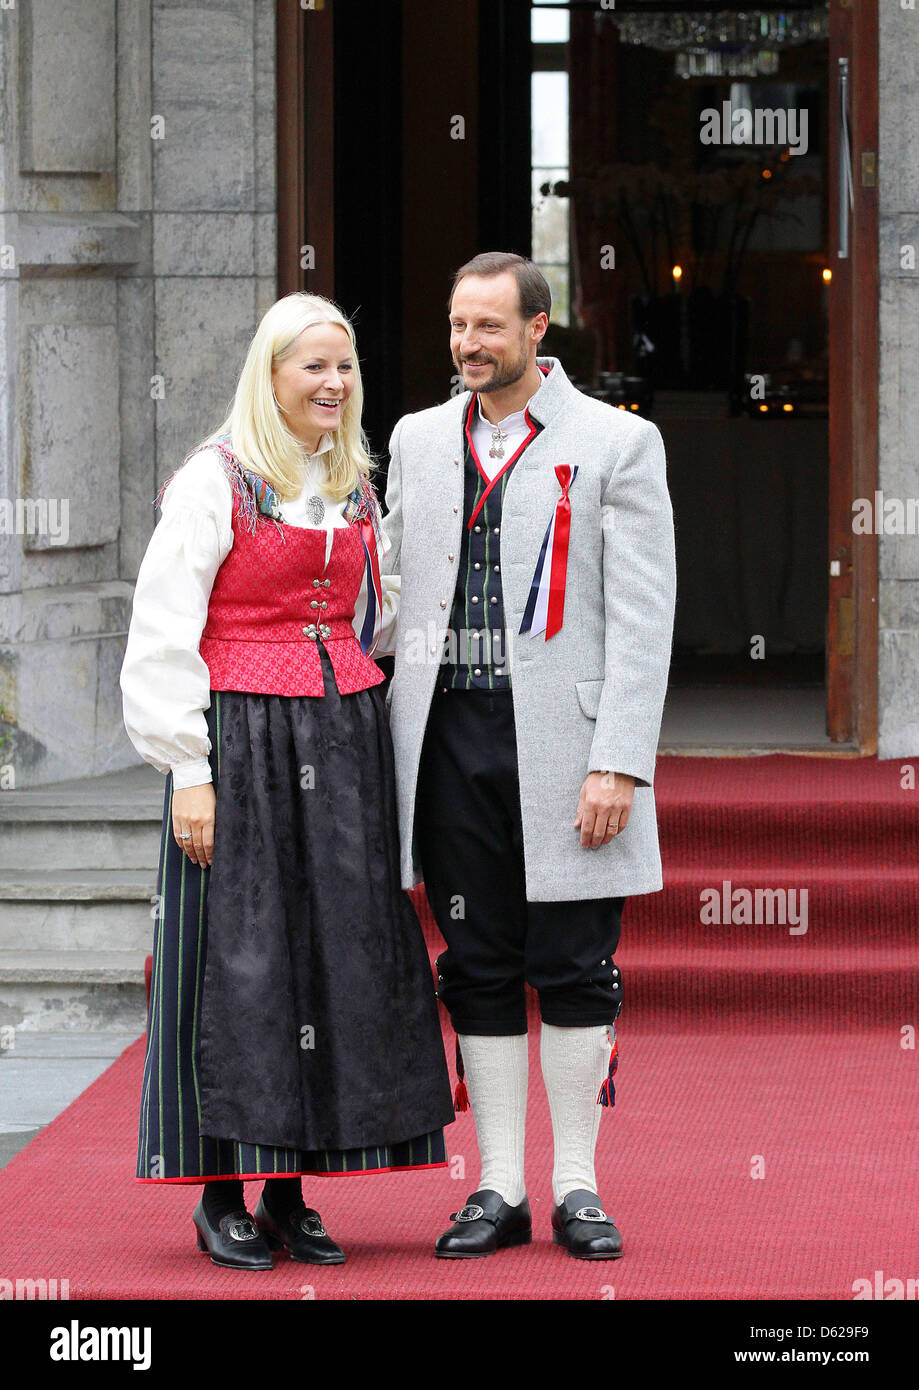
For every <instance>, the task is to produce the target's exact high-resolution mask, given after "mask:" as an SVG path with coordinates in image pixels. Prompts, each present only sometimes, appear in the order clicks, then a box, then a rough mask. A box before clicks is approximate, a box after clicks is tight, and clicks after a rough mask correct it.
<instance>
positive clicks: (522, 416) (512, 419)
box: [476, 372, 544, 430]
mask: <svg viewBox="0 0 919 1390" xmlns="http://www.w3.org/2000/svg"><path fill="white" fill-rule="evenodd" d="M539 375H540V378H541V380H540V383H539V386H537V388H536V390H535V391H534V392H533V394H532V396H531V397H530V399H529V400H528V401H527V403H526V405H525V406H524V407H523V409H522V410H515V411H513V412H512V413H511V414H510V415H505V417H504V419H503V420H499V421H498V423H497V425H493V424H492V423H491V421H490V420H489V419H487V418H486V417H485V415H483V413H482V393H481V391H479V392H478V393H477V395H476V409H477V411H478V413H479V419H480V421H481V422H482V424H483V425H487V426H488V428H489V429H490V430H494V429H504V427H505V426H506V425H508V424H510V425H511V427H512V428H515V429H516V428H517V426H520V427H521V428H523V427H525V426H526V413H527V411H528V410H529V408H530V406H531V405H532V404H533V402H534V401H535V399H536V397H537V396H538V395H539V392H540V390H541V388H542V380H543V379H544V378H543V377H542V372H540V374H539Z"/></svg>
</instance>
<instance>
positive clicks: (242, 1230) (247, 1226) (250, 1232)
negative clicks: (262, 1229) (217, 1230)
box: [227, 1218, 258, 1240]
mask: <svg viewBox="0 0 919 1390" xmlns="http://www.w3.org/2000/svg"><path fill="white" fill-rule="evenodd" d="M227 1229H228V1232H229V1235H230V1238H231V1239H232V1240H258V1231H257V1230H256V1228H255V1224H254V1222H253V1221H252V1220H251V1218H250V1220H248V1221H234V1222H233V1225H232V1226H229V1227H228V1228H227Z"/></svg>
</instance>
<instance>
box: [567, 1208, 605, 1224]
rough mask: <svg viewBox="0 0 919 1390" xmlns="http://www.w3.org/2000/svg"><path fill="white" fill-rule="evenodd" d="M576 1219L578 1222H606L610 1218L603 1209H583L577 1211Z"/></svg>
mask: <svg viewBox="0 0 919 1390" xmlns="http://www.w3.org/2000/svg"><path fill="white" fill-rule="evenodd" d="M574 1214H575V1217H576V1218H577V1220H578V1221H606V1220H608V1217H607V1215H606V1212H605V1211H603V1209H602V1207H581V1209H580V1211H576V1212H575V1213H574Z"/></svg>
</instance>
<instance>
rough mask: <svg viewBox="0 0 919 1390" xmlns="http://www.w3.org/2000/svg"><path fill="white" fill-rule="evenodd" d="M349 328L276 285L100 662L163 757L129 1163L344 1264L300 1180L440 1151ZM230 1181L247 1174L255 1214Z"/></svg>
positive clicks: (429, 1021) (255, 1253)
mask: <svg viewBox="0 0 919 1390" xmlns="http://www.w3.org/2000/svg"><path fill="white" fill-rule="evenodd" d="M361 404H362V391H361V378H360V371H359V367H358V358H357V350H356V344H355V339H354V333H353V330H352V327H351V325H350V323H349V322H348V320H347V319H346V318H345V317H344V315H343V314H342V313H341V312H340V311H339V309H338V308H337V307H336V306H335V305H334V304H332V303H331V302H330V301H329V300H326V299H322V298H320V297H318V296H315V295H307V294H293V295H288V296H286V297H285V298H284V299H281V300H279V301H278V302H277V303H276V304H274V305H273V306H272V308H271V309H269V310H268V312H267V314H266V315H265V317H264V318H263V319H262V322H261V323H260V325H259V327H258V330H257V332H256V334H255V337H254V338H253V340H252V343H251V345H250V348H249V351H248V355H247V357H246V361H245V365H244V367H243V370H242V374H241V376H240V379H239V384H238V387H237V390H236V395H235V399H234V402H233V407H232V410H231V413H230V415H229V417H228V419H227V420H225V421H224V423H223V425H222V426H221V427H220V429H219V430H217V431H216V433H215V434H213V435H212V436H211V437H210V438H209V439H208V440H207V441H206V442H205V443H204V444H203V445H200V446H199V447H198V448H197V449H196V450H193V451H192V453H191V454H190V455H189V456H188V458H187V459H186V461H185V463H184V464H183V466H182V467H180V468H179V469H178V470H177V472H175V473H174V474H173V476H172V477H171V479H170V480H169V482H168V483H167V484H166V486H165V488H164V489H163V491H162V493H161V494H160V499H159V505H160V512H161V516H160V520H159V523H158V525H157V526H156V528H155V530H154V533H153V537H152V539H151V541H150V545H149V548H148V550H147V553H146V555H145V557H144V560H143V563H142V565H141V569H140V574H139V576H138V581H137V589H136V594H135V599H134V612H133V617H132V621H131V627H130V632H129V634H128V643H127V651H126V654H125V661H124V667H123V670H122V674H121V686H122V692H123V696H124V717H125V725H126V727H127V730H128V734H129V735H130V737H131V739H132V741H133V743H134V745H135V747H136V748H137V750H138V752H139V753H140V754H141V755H142V756H143V757H144V758H145V759H147V761H148V762H151V763H152V764H153V765H154V766H155V767H157V768H159V770H160V771H161V772H164V773H166V774H167V779H166V800H165V810H164V818H163V837H162V849H161V859H160V871H159V885H158V904H159V910H158V915H157V921H156V927H155V934H154V954H153V976H152V986H151V998H150V1010H149V1018H148V1027H147V1052H146V1062H145V1067H144V1079H143V1089H142V1096H141V1114H140V1134H139V1144H138V1168H137V1176H138V1178H139V1179H140V1180H141V1181H143V1182H150V1183H182V1182H185V1183H195V1184H203V1191H202V1194H201V1200H200V1201H199V1202H198V1205H197V1207H196V1209H195V1211H194V1214H193V1221H194V1225H195V1227H196V1229H197V1243H198V1248H199V1249H200V1250H202V1251H208V1252H209V1253H210V1256H211V1259H212V1260H213V1261H214V1263H216V1264H220V1265H228V1266H231V1267H233V1268H240V1269H269V1268H271V1265H272V1256H271V1250H272V1249H275V1250H276V1249H279V1248H280V1247H281V1246H286V1247H287V1249H288V1250H289V1252H290V1255H291V1256H292V1258H294V1259H297V1260H302V1261H305V1262H308V1263H314V1264H331V1263H341V1262H342V1261H343V1259H344V1254H343V1252H342V1250H341V1248H340V1247H339V1246H338V1245H337V1244H336V1242H335V1241H334V1240H333V1239H332V1238H331V1236H329V1235H328V1234H327V1232H326V1231H325V1229H324V1227H323V1224H322V1220H321V1218H320V1216H319V1214H318V1212H317V1211H316V1210H315V1209H314V1208H313V1207H308V1206H306V1205H305V1202H304V1199H303V1194H302V1190H301V1177H302V1176H303V1175H305V1174H308V1175H310V1176H313V1175H318V1174H329V1173H334V1174H345V1173H347V1174H352V1173H370V1172H382V1171H391V1170H393V1169H403V1168H405V1169H408V1168H429V1167H442V1166H444V1163H445V1152H444V1140H443V1133H442V1126H443V1125H445V1124H448V1123H449V1122H450V1121H451V1120H452V1119H453V1118H454V1112H453V1104H452V1099H451V1094H450V1087H449V1081H448V1077H447V1071H446V1064H445V1059H444V1053H443V1045H442V1040H441V1035H440V1029H439V1025H438V1019H437V1012H436V1003H435V996H434V985H433V979H432V974H431V969H430V965H429V962H428V958H427V954H426V951H425V947H424V942H423V939H422V935H421V929H420V926H419V924H418V920H417V917H416V916H415V914H414V911H413V910H412V907H411V904H410V902H409V900H408V898H407V896H406V895H405V893H404V892H403V891H402V889H401V887H400V880H399V856H398V842H397V831H396V824H395V800H394V780H393V758H392V746H391V743H390V737H389V730H388V726H387V723H386V718H385V712H384V707H383V699H382V696H381V694H380V690H379V684H380V682H381V681H382V680H383V675H382V672H381V671H380V669H379V667H378V666H377V665H376V663H375V662H374V661H373V660H372V657H371V652H372V651H373V650H375V649H376V650H383V649H385V646H386V644H387V640H388V636H389V633H390V632H391V630H392V627H393V624H394V617H395V607H396V604H397V601H398V580H395V581H393V580H390V579H387V581H386V583H385V588H384V585H383V583H382V582H381V579H380V566H379V561H380V557H381V554H382V552H383V539H382V533H381V529H380V525H379V520H380V517H379V508H378V505H377V501H376V496H375V493H374V490H373V488H372V486H371V483H370V478H369V470H370V460H369V457H368V453H367V447H366V440H365V438H364V434H363V431H362V428H361ZM244 1179H252V1180H256V1179H258V1180H264V1186H263V1188H262V1192H261V1195H260V1198H259V1202H258V1206H257V1208H256V1210H255V1213H254V1219H253V1217H252V1216H250V1214H249V1212H248V1211H247V1209H246V1204H245V1200H244V1189H243V1181H244Z"/></svg>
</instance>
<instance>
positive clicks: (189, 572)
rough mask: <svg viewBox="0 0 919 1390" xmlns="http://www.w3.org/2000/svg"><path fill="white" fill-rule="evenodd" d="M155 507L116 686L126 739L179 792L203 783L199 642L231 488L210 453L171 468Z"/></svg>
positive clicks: (228, 525)
mask: <svg viewBox="0 0 919 1390" xmlns="http://www.w3.org/2000/svg"><path fill="white" fill-rule="evenodd" d="M160 513H161V514H160V520H159V521H158V523H157V525H156V527H155V528H154V532H153V535H152V536H151V538H150V544H149V545H148V547H147V551H146V554H145V555H144V558H143V561H142V562H141V566H140V572H139V574H138V576H137V586H136V588H135V591H134V608H133V613H132V616H131V625H130V628H129V630H128V641H127V648H126V651H125V657H124V664H123V666H122V668H121V691H122V696H123V709H124V723H125V728H126V730H127V733H128V737H129V738H130V740H131V742H132V743H133V745H134V747H135V748H136V749H137V751H138V753H140V755H141V757H142V758H144V759H145V760H146V761H147V762H148V763H152V764H153V766H154V767H155V768H158V769H159V771H160V772H163V773H165V772H169V771H170V770H171V771H172V774H173V785H174V787H175V788H176V790H180V789H181V788H184V787H194V786H199V785H201V784H202V783H205V782H210V781H211V770H210V765H209V763H208V754H209V753H210V751H211V743H210V739H209V738H208V733H207V721H206V719H205V716H204V711H205V710H206V709H208V707H209V706H210V676H209V673H208V669H207V666H206V665H205V663H204V661H203V660H202V659H201V657H200V655H199V653H198V643H199V642H200V640H201V633H202V632H203V631H204V626H205V623H206V622H207V609H208V602H209V600H210V595H211V589H212V587H213V584H214V579H215V577H216V574H217V571H218V569H219V568H220V566H221V565H222V564H223V562H224V560H225V559H226V557H227V555H228V554H229V553H230V550H231V549H232V547H233V526H232V515H233V490H232V487H231V485H230V482H229V480H228V478H227V476H226V474H225V473H224V471H223V469H222V468H221V466H220V463H219V462H218V461H217V457H216V455H215V454H214V453H211V452H208V451H202V452H201V453H200V454H196V455H195V456H194V457H193V458H191V459H190V460H189V461H188V463H186V464H184V465H183V467H182V468H180V469H179V470H178V472H177V473H176V474H175V475H174V477H173V478H172V479H171V481H170V482H169V485H168V486H167V488H166V491H165V492H164V494H163V501H162V505H161V509H160Z"/></svg>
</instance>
